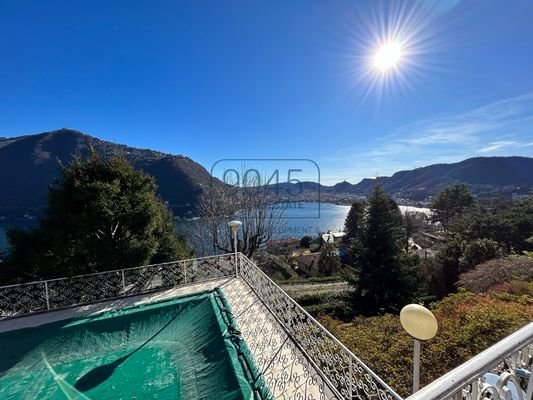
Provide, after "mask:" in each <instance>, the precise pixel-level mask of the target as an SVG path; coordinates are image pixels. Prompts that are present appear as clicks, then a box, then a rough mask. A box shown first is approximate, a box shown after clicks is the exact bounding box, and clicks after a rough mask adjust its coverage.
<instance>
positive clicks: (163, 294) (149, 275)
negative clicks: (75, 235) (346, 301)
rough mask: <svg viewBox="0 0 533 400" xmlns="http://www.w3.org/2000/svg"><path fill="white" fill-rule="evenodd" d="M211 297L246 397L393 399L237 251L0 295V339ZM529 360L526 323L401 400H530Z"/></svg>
mask: <svg viewBox="0 0 533 400" xmlns="http://www.w3.org/2000/svg"><path fill="white" fill-rule="evenodd" d="M214 289H217V290H219V291H220V292H221V293H222V294H223V296H224V297H225V299H226V301H227V304H228V308H226V309H225V311H224V312H226V313H228V315H230V316H231V318H233V319H234V320H235V322H236V325H237V327H236V330H237V332H236V335H238V336H239V337H240V338H242V340H244V342H245V343H246V346H247V348H248V350H249V353H250V354H251V357H252V358H253V362H254V364H255V367H254V368H255V370H256V372H257V373H255V374H254V373H252V374H251V375H250V376H248V378H247V379H248V383H249V387H250V388H251V390H252V391H253V393H254V396H255V398H275V399H351V400H353V399H357V400H366V399H369V400H378V399H379V400H401V397H400V396H399V395H398V394H397V393H396V392H395V391H394V390H393V389H392V388H390V387H389V386H388V385H387V384H386V383H385V382H384V381H383V380H382V379H381V378H380V377H379V371H378V373H375V372H373V371H372V370H371V369H370V368H369V367H368V366H366V365H365V364H364V363H363V362H362V361H361V360H360V359H359V358H358V357H357V356H356V355H354V354H353V353H352V352H350V350H348V349H347V348H346V347H345V346H344V345H343V344H342V343H340V342H339V341H338V340H337V339H336V338H335V337H334V336H333V335H332V334H331V333H329V332H328V331H327V330H326V329H325V328H324V327H322V325H320V323H318V322H317V321H316V320H315V319H314V318H313V317H312V316H310V315H309V314H308V313H307V312H306V311H305V310H304V309H303V308H302V307H300V306H299V305H298V304H297V303H296V302H294V301H293V300H292V299H291V298H290V297H289V296H288V295H287V294H286V293H285V292H284V291H283V290H282V289H281V288H280V287H279V286H277V285H276V284H275V283H274V282H273V281H272V280H270V279H269V278H268V276H266V275H265V274H264V273H263V272H262V271H261V270H260V269H259V268H258V267H257V266H256V265H255V264H254V263H253V261H251V260H250V259H248V258H246V257H245V256H244V255H242V254H240V253H239V254H229V255H220V256H212V257H205V258H197V259H191V260H183V261H176V262H171V263H165V264H157V265H149V266H143V267H139V268H131V269H123V270H117V271H108V272H102V273H96V274H90V275H82V276H76V277H71V278H62V279H52V280H48V281H40V282H31V283H27V284H21V285H10V286H3V287H0V317H1V318H2V321H0V341H1V340H2V339H3V338H2V335H5V334H9V333H10V332H11V333H13V332H18V330H19V329H24V328H31V327H39V326H42V325H44V324H51V323H57V322H59V321H63V320H69V319H72V318H87V317H90V318H97V317H98V316H99V315H104V314H105V313H106V312H110V311H112V310H121V309H124V308H128V307H137V306H141V307H142V306H146V305H152V304H155V303H157V302H161V301H165V300H169V299H176V298H182V297H183V296H185V295H191V294H198V293H203V292H206V291H211V290H214ZM223 309H224V307H223ZM143 346H144V344H143ZM532 359H533V323H531V324H529V325H527V326H526V327H524V328H522V329H521V330H519V331H518V332H516V333H514V334H513V335H511V336H509V337H507V338H505V339H504V340H502V341H501V342H500V343H498V344H496V345H494V346H493V347H491V348H490V349H488V350H487V351H485V352H483V353H481V354H479V355H478V356H476V357H474V358H473V359H471V360H469V361H468V362H466V363H465V364H463V365H461V366H459V367H458V368H456V369H455V370H453V371H451V372H449V373H448V374H446V375H444V376H443V377H441V378H439V379H437V380H436V381H434V382H433V383H431V384H429V385H427V386H426V387H424V388H423V389H421V390H420V391H419V392H417V393H415V394H414V395H412V396H410V397H409V398H408V400H433V399H435V400H437V399H453V400H459V399H465V400H481V399H485V398H490V399H499V400H503V399H505V400H509V399H513V400H514V399H516V400H530V399H532V393H533V379H531V378H530V376H531V369H532ZM49 361H50V363H53V360H49ZM391 362H394V360H391ZM184 368H185V369H186V365H185V366H184ZM3 376H4V371H0V395H1V394H2V390H4V388H3V387H2V386H3V384H2V379H3ZM145 395H146V393H145ZM74 398H77V397H74ZM81 398H87V397H81ZM137 398H138V399H139V398H142V397H140V396H138V397H137ZM177 398H179V397H177ZM183 398H185V397H183ZM189 398H194V397H189ZM228 398H229V397H228ZM233 398H243V397H238V396H237V395H236V397H233Z"/></svg>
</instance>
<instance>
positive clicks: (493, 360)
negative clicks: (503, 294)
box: [406, 322, 533, 400]
mask: <svg viewBox="0 0 533 400" xmlns="http://www.w3.org/2000/svg"><path fill="white" fill-rule="evenodd" d="M532 373H533V322H532V323H530V324H529V325H526V326H525V327H523V328H522V329H520V330H518V331H516V332H515V333H513V334H512V335H510V336H508V337H506V338H505V339H503V340H502V341H500V342H498V343H496V344H495V345H494V346H492V347H490V348H488V349H487V350H485V351H484V352H482V353H480V354H478V355H477V356H475V357H473V358H471V359H470V360H468V361H467V362H465V363H464V364H462V365H460V366H459V367H457V368H455V369H454V370H452V371H450V372H448V373H447V374H445V375H443V376H442V377H441V378H439V379H437V380H435V381H433V382H432V383H430V384H429V385H427V386H425V387H424V388H422V389H421V390H420V391H418V392H417V393H415V394H414V395H412V396H410V397H408V398H407V399H406V400H484V399H491V400H532V399H533V377H532Z"/></svg>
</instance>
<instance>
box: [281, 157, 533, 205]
mask: <svg viewBox="0 0 533 400" xmlns="http://www.w3.org/2000/svg"><path fill="white" fill-rule="evenodd" d="M457 183H464V184H466V185H467V186H468V187H469V189H470V190H471V191H472V193H474V194H475V195H477V196H480V197H511V196H512V194H513V193H517V194H531V193H533V158H528V157H476V158H469V159H467V160H464V161H461V162H457V163H452V164H433V165H429V166H427V167H422V168H416V169H413V170H408V171H399V172H396V173H395V174H394V175H392V176H390V177H388V176H380V177H377V178H375V179H370V178H365V179H363V180H361V181H360V182H359V183H357V184H355V185H352V184H351V183H349V182H346V181H343V182H339V183H337V184H335V185H333V186H324V185H318V184H316V183H312V182H302V184H301V185H300V186H298V187H297V186H296V184H287V183H285V184H281V185H280V188H281V189H282V190H285V191H289V190H290V191H291V192H293V193H298V191H299V190H302V191H303V192H304V196H303V197H304V198H306V199H312V198H314V199H317V198H318V192H320V198H321V199H322V200H323V201H338V200H341V199H342V200H349V199H350V198H352V199H353V197H355V196H366V195H368V194H369V193H370V192H371V191H372V189H373V187H374V186H375V185H376V184H379V185H381V186H382V187H383V189H384V190H385V191H386V192H388V193H389V194H392V195H394V196H396V197H399V198H403V199H406V200H411V201H422V200H427V199H428V198H429V197H430V196H434V195H435V194H437V193H438V192H440V191H441V190H442V189H444V188H446V187H448V186H451V185H454V184H457ZM300 188H301V189H300ZM313 196H314V197H313Z"/></svg>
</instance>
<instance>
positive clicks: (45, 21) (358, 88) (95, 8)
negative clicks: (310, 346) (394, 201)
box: [0, 0, 533, 183]
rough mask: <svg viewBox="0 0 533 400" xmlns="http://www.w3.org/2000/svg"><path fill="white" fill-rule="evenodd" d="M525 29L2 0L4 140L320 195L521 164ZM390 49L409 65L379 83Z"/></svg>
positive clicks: (522, 5)
mask: <svg viewBox="0 0 533 400" xmlns="http://www.w3.org/2000/svg"><path fill="white" fill-rule="evenodd" d="M532 17H533V2H531V1H529V0H523V1H521V0H513V1H503V0H494V1H459V0H448V1H447V0H443V1H422V0H413V1H408V2H405V3H401V2H397V1H395V2H386V1H378V0H372V1H362V0H358V1H341V0H335V1H329V2H328V1H314V0H292V1H290V2H287V1H251V0H246V1H212V2H210V1H203V0H200V1H198V0H194V1H119V0H114V1H53V0H49V1H45V2H43V1H12V0H0V136H18V135H22V134H29V133H38V132H42V131H47V130H53V129H58V128H62V127H69V128H73V129H77V130H81V131H83V132H86V133H89V134H92V135H94V136H97V137H99V138H102V139H106V140H111V141H116V142H118V143H125V144H128V145H131V146H137V147H144V148H152V149H157V150H161V151H165V152H169V153H173V154H184V155H187V156H189V157H191V158H192V159H194V160H196V161H198V162H200V163H201V164H202V165H204V166H205V167H206V168H207V169H210V168H211V166H212V165H213V164H214V163H215V162H216V161H217V160H219V159H225V158H291V159H295V158H305V159H312V160H314V161H315V162H316V163H317V164H318V165H319V167H320V170H321V179H322V182H323V183H335V182H338V181H341V180H343V179H346V180H348V181H350V182H354V183H355V182H357V181H358V180H360V179H361V178H363V177H367V176H374V175H376V174H379V175H389V174H392V173H394V172H396V171H398V170H401V169H410V168H414V167H419V166H424V165H428V164H431V163H436V162H454V161H459V160H461V159H464V158H467V157H472V156H476V155H486V156H489V155H524V156H533V72H532V71H533V40H532V38H533V24H532V23H531V18H532ZM391 37H392V38H393V39H394V40H396V41H398V40H399V41H401V43H402V46H403V49H404V53H405V54H403V56H402V59H401V60H400V62H399V63H398V66H397V69H395V70H393V71H389V72H388V73H387V74H385V75H383V74H381V75H380V74H377V73H376V71H375V70H373V69H372V68H371V67H369V65H370V63H371V60H372V56H373V54H375V52H376V49H377V48H378V47H379V43H380V42H384V41H387V40H390V38H391ZM387 38H388V39H387ZM369 60H370V61H369ZM285 165H286V164H283V168H285Z"/></svg>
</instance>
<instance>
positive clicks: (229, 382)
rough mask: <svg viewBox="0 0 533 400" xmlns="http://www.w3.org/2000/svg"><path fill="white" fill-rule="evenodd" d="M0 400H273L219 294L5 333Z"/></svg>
mask: <svg viewBox="0 0 533 400" xmlns="http://www.w3.org/2000/svg"><path fill="white" fill-rule="evenodd" d="M0 349H1V350H0V353H1V355H0V398H1V399H37V398H38V399H54V400H56V399H114V400H115V399H127V400H132V399H137V400H140V399H222V400H225V399H227V400H229V399H251V398H256V399H263V398H270V397H271V395H270V393H269V392H268V391H267V389H265V386H264V385H263V386H262V388H261V389H259V388H258V385H256V384H255V382H257V381H258V380H259V371H258V369H257V367H256V366H255V363H254V360H253V357H252V356H251V355H250V352H249V349H248V347H247V345H246V343H245V342H244V340H243V339H242V337H241V335H240V333H239V331H238V329H237V325H236V323H235V320H234V319H233V317H232V314H231V311H230V309H229V306H228V303H227V301H226V299H225V298H224V296H223V294H222V292H221V290H220V289H215V290H211V291H206V292H202V293H198V294H194V295H189V296H183V297H179V298H175V299H172V300H167V301H162V302H158V303H150V304H145V305H140V306H133V307H127V308H122V309H119V310H113V311H107V312H104V313H102V314H99V315H97V316H95V317H83V318H75V319H69V320H63V321H59V322H54V323H50V324H47V325H41V326H39V327H36V328H25V329H19V330H15V331H8V332H4V333H0Z"/></svg>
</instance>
